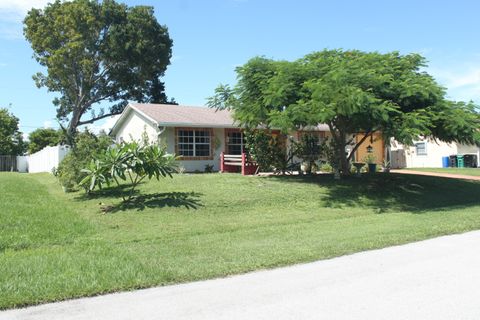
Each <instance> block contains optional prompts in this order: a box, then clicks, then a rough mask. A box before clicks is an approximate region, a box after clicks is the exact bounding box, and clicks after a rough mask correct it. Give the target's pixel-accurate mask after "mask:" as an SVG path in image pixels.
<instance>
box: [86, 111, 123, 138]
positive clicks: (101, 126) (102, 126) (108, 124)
mask: <svg viewBox="0 0 480 320" xmlns="http://www.w3.org/2000/svg"><path fill="white" fill-rule="evenodd" d="M119 117H120V115H116V116H111V117H108V118H106V120H105V121H103V123H102V121H99V123H95V122H94V123H91V124H87V125H85V127H86V128H87V129H88V130H89V131H91V132H93V133H95V134H98V133H100V132H101V131H105V133H107V134H108V133H109V132H110V130H111V129H112V128H113V125H114V124H115V122H117V120H118V118H119Z"/></svg>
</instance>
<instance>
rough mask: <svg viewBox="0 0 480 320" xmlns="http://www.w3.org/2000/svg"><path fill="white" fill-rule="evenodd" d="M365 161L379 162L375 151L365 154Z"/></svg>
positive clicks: (370, 162)
mask: <svg viewBox="0 0 480 320" xmlns="http://www.w3.org/2000/svg"><path fill="white" fill-rule="evenodd" d="M363 161H364V162H365V163H369V164H373V163H377V157H375V155H374V154H373V153H369V154H367V155H366V156H365V158H364V159H363Z"/></svg>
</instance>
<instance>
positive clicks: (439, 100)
mask: <svg viewBox="0 0 480 320" xmlns="http://www.w3.org/2000/svg"><path fill="white" fill-rule="evenodd" d="M425 66H426V62H425V59H424V58H423V57H422V56H420V55H418V54H408V55H401V54H399V53H398V52H392V53H387V54H381V53H378V52H371V53H370V52H361V51H356V50H354V51H343V50H324V51H320V52H314V53H312V54H309V55H307V56H305V57H304V58H302V59H299V60H297V61H293V62H289V61H275V60H271V59H266V58H263V57H256V58H253V59H251V60H250V61H248V62H247V63H246V64H245V65H243V66H241V67H238V68H237V69H236V72H237V76H238V82H237V84H236V85H235V86H234V87H233V88H231V87H229V86H219V87H218V88H217V89H216V91H215V95H214V96H213V97H211V98H209V106H211V107H215V108H219V109H223V108H229V109H232V110H233V111H234V116H235V118H236V119H237V120H238V121H239V122H240V123H241V124H243V125H244V126H245V127H258V126H266V127H270V128H272V127H276V128H281V129H284V130H285V131H288V130H292V129H294V130H295V129H301V128H305V127H307V126H316V125H318V124H321V123H323V124H327V125H328V126H329V128H330V130H331V133H332V141H331V142H332V146H333V148H334V159H336V161H337V164H336V165H337V167H338V169H339V170H340V171H342V172H343V173H345V174H347V173H349V168H350V161H351V159H352V157H353V155H354V153H355V151H356V150H357V149H358V148H359V146H360V145H361V144H362V143H363V142H364V141H366V140H367V139H369V138H370V137H372V135H373V134H374V133H381V134H382V135H383V137H384V139H385V141H389V138H392V137H393V138H395V139H396V140H397V141H399V142H401V143H405V144H411V143H412V142H413V140H415V139H418V137H419V136H424V137H433V138H436V139H440V140H443V141H446V142H453V141H455V142H460V143H468V144H472V143H478V142H479V141H480V136H479V127H480V118H479V114H478V112H477V110H476V106H475V105H474V104H473V103H464V102H454V101H449V100H447V99H446V98H445V89H444V88H442V87H441V86H440V85H439V84H437V83H436V81H435V80H434V79H433V77H432V76H430V75H429V74H428V73H426V72H425V71H423V68H424V67H425ZM358 133H362V139H360V140H359V141H357V139H354V135H355V134H358ZM347 147H348V148H347ZM346 150H349V152H346Z"/></svg>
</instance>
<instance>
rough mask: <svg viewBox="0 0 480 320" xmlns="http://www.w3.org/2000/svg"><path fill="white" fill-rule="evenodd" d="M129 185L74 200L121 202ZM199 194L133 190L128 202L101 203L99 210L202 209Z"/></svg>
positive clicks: (102, 190) (84, 194)
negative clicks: (112, 200) (147, 192)
mask: <svg viewBox="0 0 480 320" xmlns="http://www.w3.org/2000/svg"><path fill="white" fill-rule="evenodd" d="M130 188H131V186H130V185H127V184H125V185H120V186H114V187H108V188H104V189H101V190H95V191H94V192H91V193H89V194H87V193H82V194H79V195H77V196H76V197H75V199H76V200H79V201H84V200H92V199H100V200H105V201H107V199H118V200H120V201H121V199H122V196H125V197H126V196H128V194H129V192H130ZM201 196H202V194H201V193H197V192H163V193H162V192H160V193H151V194H141V193H140V192H139V190H138V189H137V190H135V191H134V193H133V196H132V199H130V201H126V202H124V201H121V202H120V203H118V204H115V205H105V204H103V203H102V202H100V203H99V205H100V206H101V208H100V210H101V211H102V212H104V213H115V212H119V211H127V210H136V211H143V210H145V209H146V208H164V207H176V208H180V207H183V208H185V209H194V210H195V209H197V208H199V207H202V206H203V204H202V203H201V200H200V197H201Z"/></svg>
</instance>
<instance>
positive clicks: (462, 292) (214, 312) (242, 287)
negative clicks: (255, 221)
mask: <svg viewBox="0 0 480 320" xmlns="http://www.w3.org/2000/svg"><path fill="white" fill-rule="evenodd" d="M439 214H441V213H439ZM479 248H480V231H475V232H469V233H465V234H461V235H452V236H445V237H440V238H435V239H431V240H427V241H421V242H416V243H411V244H407V245H403V246H396V247H390V248H386V249H381V250H374V251H367V252H361V253H357V254H353V255H349V256H343V257H339V258H335V259H330V260H323V261H318V262H314V263H308V264H302V265H295V266H291V267H286V268H279V269H275V270H266V271H259V272H253V273H249V274H244V275H239V276H234V277H229V278H224V279H216V280H209V281H200V282H194V283H187V284H181V285H174V286H168V287H159V288H152V289H147V290H139V291H133V292H126V293H118V294H111V295H106V296H99V297H93V298H85V299H78V300H72V301H66V302H60V303H53V304H47V305H41V306H37V307H30V308H26V309H21V310H10V311H6V312H3V313H0V319H9V320H14V319H49V320H55V319H88V320H93V319H116V320H119V319H209V320H212V319H228V320H232V319H369V320H371V319H382V320H383V319H422V320H425V319H435V320H439V319H480V251H479Z"/></svg>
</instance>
